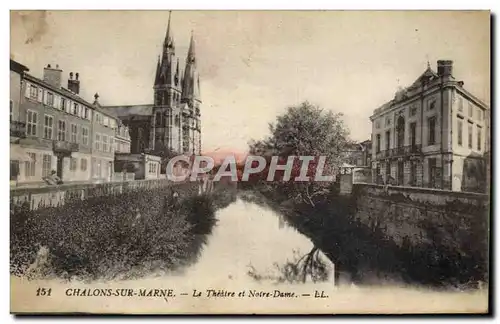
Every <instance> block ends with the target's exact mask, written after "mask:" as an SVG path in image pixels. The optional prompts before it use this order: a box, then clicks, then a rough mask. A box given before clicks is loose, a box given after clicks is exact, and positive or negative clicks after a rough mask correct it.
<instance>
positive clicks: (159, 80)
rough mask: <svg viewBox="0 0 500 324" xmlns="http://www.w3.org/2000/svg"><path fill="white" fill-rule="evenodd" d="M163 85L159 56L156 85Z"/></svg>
mask: <svg viewBox="0 0 500 324" xmlns="http://www.w3.org/2000/svg"><path fill="white" fill-rule="evenodd" d="M160 83H161V62H160V55H158V64H156V75H155V85H158V84H160Z"/></svg>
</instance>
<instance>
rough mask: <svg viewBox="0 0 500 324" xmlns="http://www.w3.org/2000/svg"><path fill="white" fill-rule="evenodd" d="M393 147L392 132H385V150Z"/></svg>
mask: <svg viewBox="0 0 500 324" xmlns="http://www.w3.org/2000/svg"><path fill="white" fill-rule="evenodd" d="M390 147H391V131H387V132H385V149H386V150H389V149H390Z"/></svg>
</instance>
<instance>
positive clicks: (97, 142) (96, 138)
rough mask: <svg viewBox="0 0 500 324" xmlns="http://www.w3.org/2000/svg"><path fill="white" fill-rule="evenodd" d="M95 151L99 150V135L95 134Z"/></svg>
mask: <svg viewBox="0 0 500 324" xmlns="http://www.w3.org/2000/svg"><path fill="white" fill-rule="evenodd" d="M95 149H96V150H97V151H100V150H101V135H100V134H97V133H96V134H95Z"/></svg>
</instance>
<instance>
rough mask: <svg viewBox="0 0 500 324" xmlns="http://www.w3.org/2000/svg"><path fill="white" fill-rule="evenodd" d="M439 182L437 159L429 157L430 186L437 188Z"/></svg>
mask: <svg viewBox="0 0 500 324" xmlns="http://www.w3.org/2000/svg"><path fill="white" fill-rule="evenodd" d="M436 184H437V167H436V159H435V158H430V159H429V186H430V187H431V188H436Z"/></svg>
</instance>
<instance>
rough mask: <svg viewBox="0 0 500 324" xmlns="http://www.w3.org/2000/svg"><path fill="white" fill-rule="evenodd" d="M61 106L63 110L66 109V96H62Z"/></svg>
mask: <svg viewBox="0 0 500 324" xmlns="http://www.w3.org/2000/svg"><path fill="white" fill-rule="evenodd" d="M59 108H61V110H65V108H66V98H63V97H61V106H60V107H59Z"/></svg>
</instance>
